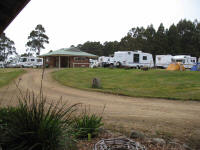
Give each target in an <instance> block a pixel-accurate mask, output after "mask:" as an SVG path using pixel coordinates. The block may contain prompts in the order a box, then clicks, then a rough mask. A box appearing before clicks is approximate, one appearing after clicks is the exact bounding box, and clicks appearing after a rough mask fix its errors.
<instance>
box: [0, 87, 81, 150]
mask: <svg viewBox="0 0 200 150" xmlns="http://www.w3.org/2000/svg"><path fill="white" fill-rule="evenodd" d="M18 102H19V103H18V105H17V106H16V107H15V108H2V109H0V121H1V122H0V131H1V136H0V145H1V146H2V148H3V150H70V149H76V148H75V145H76V144H75V140H74V138H73V130H72V128H71V124H72V120H73V119H72V113H73V112H74V111H76V106H77V105H78V104H74V105H67V104H62V101H61V100H60V101H58V102H57V103H53V102H51V103H48V102H47V99H46V98H45V97H43V95H42V94H40V95H39V96H36V95H35V94H34V93H31V92H29V91H27V93H26V95H23V94H21V95H20V96H19V97H18Z"/></svg>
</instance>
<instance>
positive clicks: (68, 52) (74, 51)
mask: <svg viewBox="0 0 200 150" xmlns="http://www.w3.org/2000/svg"><path fill="white" fill-rule="evenodd" d="M45 56H86V57H98V56H97V55H93V54H90V53H86V52H82V51H81V50H80V49H78V48H75V47H70V48H62V49H59V50H56V51H52V52H49V53H46V54H43V55H40V56H39V57H45Z"/></svg>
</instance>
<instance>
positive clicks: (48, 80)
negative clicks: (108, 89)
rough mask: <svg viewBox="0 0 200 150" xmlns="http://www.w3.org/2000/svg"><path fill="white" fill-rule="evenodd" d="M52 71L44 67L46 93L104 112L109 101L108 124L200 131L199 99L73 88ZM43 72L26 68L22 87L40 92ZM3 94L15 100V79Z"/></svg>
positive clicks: (153, 131) (182, 132) (153, 130)
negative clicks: (61, 81) (151, 96)
mask: <svg viewBox="0 0 200 150" xmlns="http://www.w3.org/2000/svg"><path fill="white" fill-rule="evenodd" d="M51 71H53V70H51V69H50V70H46V71H45V75H44V80H43V91H44V94H45V95H46V96H47V97H49V98H51V99H59V98H60V97H61V96H62V97H63V100H66V101H69V102H70V103H79V102H81V103H83V104H86V105H90V108H91V111H95V112H101V111H102V109H103V107H104V105H106V108H105V111H104V121H105V124H106V126H107V127H108V128H118V129H119V127H120V128H121V129H122V130H129V129H137V130H141V131H144V132H147V133H150V134H156V133H157V134H158V133H165V134H168V135H169V136H170V135H174V136H177V137H182V136H183V135H184V136H186V137H189V136H190V134H191V133H200V102H195V101H174V100H164V99H147V98H132V97H126V96H117V95H111V94H104V93H98V92H89V91H84V90H79V89H74V88H70V87H66V86H63V85H60V84H59V83H57V82H56V81H54V80H53V79H52V77H51ZM41 74H42V70H38V69H27V73H25V74H24V75H22V76H21V77H20V78H21V81H20V87H21V88H22V89H24V90H26V89H30V90H33V91H35V92H38V91H39V89H40V82H41ZM0 95H4V98H5V99H7V100H6V101H4V102H3V103H4V104H5V103H7V104H10V103H15V100H14V98H15V96H16V87H15V85H14V83H11V84H10V85H8V86H6V87H3V88H1V89H0ZM10 99H13V100H12V101H10Z"/></svg>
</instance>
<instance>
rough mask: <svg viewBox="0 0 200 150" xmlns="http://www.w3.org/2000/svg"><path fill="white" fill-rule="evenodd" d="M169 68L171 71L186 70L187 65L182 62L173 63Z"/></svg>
mask: <svg viewBox="0 0 200 150" xmlns="http://www.w3.org/2000/svg"><path fill="white" fill-rule="evenodd" d="M167 70H171V71H176V70H178V71H185V67H184V66H183V65H182V64H180V63H172V64H170V65H169V66H168V67H167Z"/></svg>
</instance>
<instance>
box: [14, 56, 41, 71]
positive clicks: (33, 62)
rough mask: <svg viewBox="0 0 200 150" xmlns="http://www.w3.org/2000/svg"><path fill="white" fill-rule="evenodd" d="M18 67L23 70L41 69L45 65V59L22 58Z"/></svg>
mask: <svg viewBox="0 0 200 150" xmlns="http://www.w3.org/2000/svg"><path fill="white" fill-rule="evenodd" d="M17 65H18V66H20V67H22V68H24V67H25V68H28V67H41V66H42V65H43V59H42V58H37V57H21V58H20V59H19V62H18V64H17Z"/></svg>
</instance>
